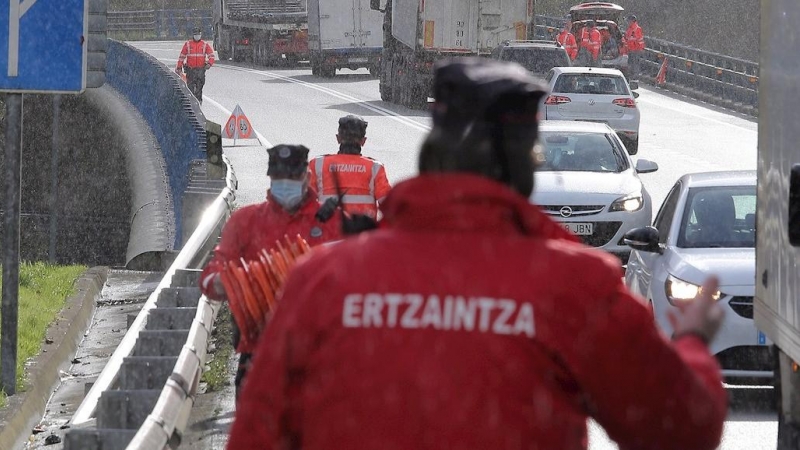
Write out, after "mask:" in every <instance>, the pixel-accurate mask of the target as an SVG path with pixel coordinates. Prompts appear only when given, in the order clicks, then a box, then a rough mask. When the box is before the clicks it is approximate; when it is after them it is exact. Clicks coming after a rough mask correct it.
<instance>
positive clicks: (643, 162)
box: [636, 159, 658, 173]
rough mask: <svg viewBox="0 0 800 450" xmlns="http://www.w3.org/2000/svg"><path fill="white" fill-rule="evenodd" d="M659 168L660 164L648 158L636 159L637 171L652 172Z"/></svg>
mask: <svg viewBox="0 0 800 450" xmlns="http://www.w3.org/2000/svg"><path fill="white" fill-rule="evenodd" d="M657 170H658V164H656V163H655V162H653V161H650V160H648V159H640V160H638V161H636V173H652V172H655V171H657Z"/></svg>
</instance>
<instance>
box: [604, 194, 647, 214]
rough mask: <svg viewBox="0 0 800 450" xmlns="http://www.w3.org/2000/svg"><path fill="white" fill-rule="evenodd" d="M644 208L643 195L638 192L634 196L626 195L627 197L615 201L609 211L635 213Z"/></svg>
mask: <svg viewBox="0 0 800 450" xmlns="http://www.w3.org/2000/svg"><path fill="white" fill-rule="evenodd" d="M642 206H644V198H643V197H642V194H641V193H639V192H636V193H634V194H630V195H626V196H625V197H620V198H618V199H616V200H614V203H612V204H611V207H609V208H608V210H609V211H610V212H614V211H627V212H634V211H639V210H640V209H642Z"/></svg>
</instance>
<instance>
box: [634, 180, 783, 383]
mask: <svg viewBox="0 0 800 450" xmlns="http://www.w3.org/2000/svg"><path fill="white" fill-rule="evenodd" d="M653 225H654V226H652V227H645V228H640V229H636V230H631V232H630V233H628V235H626V242H628V244H629V245H630V246H631V247H632V248H633V249H634V250H633V251H632V252H631V257H630V260H629V261H628V267H627V269H626V271H625V283H626V284H627V285H628V287H629V288H630V289H631V291H633V292H635V293H637V294H639V295H641V296H642V298H644V299H646V301H647V302H648V304H649V305H650V306H651V308H652V310H653V314H654V315H655V319H656V321H657V322H658V325H659V326H660V327H661V329H662V330H664V332H666V333H667V334H671V333H672V327H671V326H670V323H669V320H668V319H667V313H668V311H670V310H672V309H673V308H676V307H677V306H678V305H680V303H681V302H685V301H688V300H691V299H692V298H694V296H695V295H696V294H697V292H698V290H699V288H700V285H701V284H702V283H703V281H704V280H705V279H706V277H708V276H709V275H711V274H714V275H717V276H718V277H719V279H720V287H719V292H718V293H716V296H717V297H718V299H719V302H720V304H721V305H723V306H724V308H725V312H726V317H725V322H724V323H723V325H722V328H721V329H720V331H719V334H718V335H717V338H716V340H715V341H714V342H713V343H712V345H711V351H712V352H713V353H714V354H716V356H717V359H718V360H719V361H720V364H721V366H722V369H723V375H724V376H726V377H728V378H738V377H745V378H768V377H772V359H771V356H770V350H769V345H770V344H771V343H770V342H769V340H768V339H767V337H766V336H765V335H764V333H762V332H760V331H758V330H757V329H756V327H755V324H754V322H753V295H754V292H755V273H756V272H755V270H756V269H755V233H756V230H755V227H756V172H755V171H735V172H708V173H696V174H689V175H684V176H683V177H681V178H680V179H679V180H678V182H677V183H675V185H674V186H673V188H672V190H671V191H670V193H669V194H668V195H667V197H666V199H665V200H664V203H663V205H662V206H661V210H660V211H659V212H658V214H657V215H656V220H655V222H654V223H653Z"/></svg>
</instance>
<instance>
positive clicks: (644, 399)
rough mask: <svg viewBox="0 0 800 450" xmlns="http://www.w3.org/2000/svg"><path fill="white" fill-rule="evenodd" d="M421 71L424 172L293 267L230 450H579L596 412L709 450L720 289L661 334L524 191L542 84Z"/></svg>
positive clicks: (615, 431) (665, 440)
mask: <svg viewBox="0 0 800 450" xmlns="http://www.w3.org/2000/svg"><path fill="white" fill-rule="evenodd" d="M434 75H435V78H434V97H435V99H436V103H435V104H434V106H433V109H432V114H433V128H432V130H431V132H430V134H429V135H428V137H427V139H426V141H425V143H424V144H423V147H422V150H421V152H420V159H419V169H420V175H419V176H418V177H416V178H412V179H410V180H407V181H404V182H402V183H400V184H398V185H397V186H396V187H395V188H394V189H392V192H391V193H390V194H389V196H388V197H387V198H386V201H385V202H384V203H383V204H382V205H381V209H382V210H383V212H384V218H383V222H382V227H381V228H380V229H378V230H373V231H370V232H368V233H365V234H362V235H359V236H358V237H355V238H351V239H347V240H344V241H342V242H340V243H338V244H336V245H334V246H331V247H329V248H325V249H318V250H315V252H314V253H315V254H313V255H311V257H310V258H309V259H307V260H306V261H305V262H303V263H300V264H299V265H297V266H296V267H295V268H294V270H293V272H292V274H291V275H290V276H289V279H288V280H287V284H286V287H285V291H284V295H283V297H282V299H281V306H280V308H279V309H278V310H277V312H276V314H275V317H274V318H273V321H272V322H271V324H270V326H269V328H268V329H267V330H266V332H265V333H264V336H262V339H261V342H260V343H259V346H258V349H257V350H256V356H255V360H254V366H253V372H252V380H255V381H253V382H252V383H250V382H248V383H247V385H246V387H245V390H244V393H243V395H242V400H241V407H240V408H239V410H238V411H237V415H236V418H235V421H234V423H233V427H232V430H231V435H230V440H229V443H228V448H230V449H237V450H238V449H256V448H259V449H260V448H264V449H286V448H302V449H306V450H317V449H351V448H360V449H361V448H363V449H391V450H394V449H420V450H422V449H431V450H433V449H437V450H438V449H559V450H564V449H566V450H573V449H585V448H586V446H587V430H586V420H587V418H588V417H593V418H594V419H595V420H596V421H597V422H598V423H599V424H600V425H602V426H603V427H604V428H605V429H606V431H607V432H608V434H609V436H611V438H612V439H614V440H616V441H617V442H618V443H619V447H620V448H622V449H650V450H662V449H681V450H706V449H708V450H710V449H714V448H715V447H716V446H717V444H718V443H719V441H720V438H721V433H722V427H723V423H724V420H725V415H726V409H727V403H726V400H727V397H726V393H725V389H724V388H723V386H722V380H721V375H720V369H719V365H718V364H717V362H716V360H715V359H714V357H713V356H712V355H711V353H710V352H709V349H708V342H709V341H710V340H711V339H712V338H713V337H714V335H715V333H716V331H717V330H718V328H719V326H720V323H721V321H722V317H723V314H724V312H723V310H722V309H721V307H720V306H719V305H717V304H716V302H715V301H714V300H713V299H712V294H713V293H714V292H715V290H716V289H717V284H716V282H715V280H711V281H710V282H708V283H706V284H705V285H704V286H703V290H702V292H703V294H702V295H700V296H698V298H696V299H695V300H694V301H693V302H691V303H689V304H687V306H686V307H685V308H683V309H676V310H675V315H674V316H673V319H674V320H673V322H674V324H675V325H676V330H677V331H676V333H675V336H673V338H672V339H671V340H670V339H667V338H666V337H665V336H663V335H662V334H661V333H660V331H659V329H658V328H657V326H656V324H655V322H654V321H653V318H652V314H651V313H650V312H649V311H648V309H647V307H646V306H645V305H644V302H643V301H642V300H641V299H638V298H635V297H633V296H632V295H631V294H630V293H629V291H628V290H627V289H626V288H625V286H624V285H623V284H622V273H621V272H620V264H619V260H618V259H616V258H614V257H613V256H612V255H609V254H607V253H604V252H602V251H599V250H596V249H594V248H591V247H588V246H585V245H583V244H581V243H579V241H578V240H577V238H576V237H575V236H573V235H571V234H569V233H568V232H567V231H565V230H563V229H562V228H561V227H560V226H559V225H558V224H557V223H556V222H554V221H553V220H551V219H549V218H548V217H547V216H546V215H545V214H544V213H542V212H541V210H540V209H539V208H538V207H537V206H536V205H532V204H530V203H529V201H528V198H529V197H530V195H531V192H532V190H533V183H534V177H533V175H534V170H535V167H536V165H537V163H536V162H537V161H541V158H542V155H541V154H540V153H538V152H535V151H534V142H535V140H536V138H537V107H538V104H539V102H540V101H541V98H542V96H543V95H544V94H545V88H544V87H543V86H541V85H539V84H538V82H537V81H536V80H535V79H533V78H532V77H531V76H530V75H529V74H528V73H527V72H526V71H525V69H523V68H522V67H521V66H519V65H517V64H513V63H507V62H499V61H493V60H481V59H478V58H464V59H456V60H450V61H447V62H445V63H444V64H441V63H440V64H438V65H437V67H436V69H435V74H434Z"/></svg>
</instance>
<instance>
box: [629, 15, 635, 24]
mask: <svg viewBox="0 0 800 450" xmlns="http://www.w3.org/2000/svg"><path fill="white" fill-rule="evenodd" d="M628 20H629V21H631V22H636V16H635V15H634V14H631V15H630V16H628Z"/></svg>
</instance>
